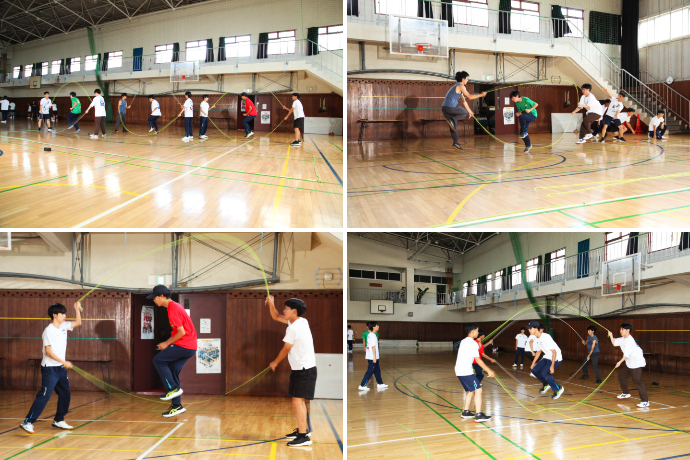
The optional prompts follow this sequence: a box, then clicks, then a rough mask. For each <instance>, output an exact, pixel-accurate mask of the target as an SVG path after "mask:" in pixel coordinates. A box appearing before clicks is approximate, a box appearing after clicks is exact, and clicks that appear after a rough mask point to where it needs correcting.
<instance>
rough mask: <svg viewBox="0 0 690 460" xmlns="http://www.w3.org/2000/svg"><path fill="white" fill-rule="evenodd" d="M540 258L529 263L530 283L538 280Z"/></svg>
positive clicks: (528, 278)
mask: <svg viewBox="0 0 690 460" xmlns="http://www.w3.org/2000/svg"><path fill="white" fill-rule="evenodd" d="M538 262H539V257H535V258H534V259H530V260H528V261H527V264H526V265H527V281H529V282H530V283H531V282H532V281H536V280H537V271H538V270H539V265H538Z"/></svg>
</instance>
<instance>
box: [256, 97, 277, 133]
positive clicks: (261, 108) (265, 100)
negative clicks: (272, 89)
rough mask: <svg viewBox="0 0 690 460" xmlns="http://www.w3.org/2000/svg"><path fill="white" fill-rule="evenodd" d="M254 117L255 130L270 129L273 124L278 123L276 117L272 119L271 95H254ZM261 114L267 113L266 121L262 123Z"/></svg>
mask: <svg viewBox="0 0 690 460" xmlns="http://www.w3.org/2000/svg"><path fill="white" fill-rule="evenodd" d="M256 113H257V115H256V118H255V119H254V129H255V130H256V131H270V130H272V129H273V128H272V126H273V125H278V123H279V121H278V120H277V119H275V120H274V119H272V118H273V117H274V116H275V114H274V113H273V96H272V95H271V94H260V95H257V96H256ZM261 114H264V115H268V123H263V122H262V119H261Z"/></svg>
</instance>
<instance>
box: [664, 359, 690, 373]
mask: <svg viewBox="0 0 690 460" xmlns="http://www.w3.org/2000/svg"><path fill="white" fill-rule="evenodd" d="M671 358H675V360H676V375H678V363H680V360H681V359H683V358H690V355H666V372H668V360H669V359H671Z"/></svg>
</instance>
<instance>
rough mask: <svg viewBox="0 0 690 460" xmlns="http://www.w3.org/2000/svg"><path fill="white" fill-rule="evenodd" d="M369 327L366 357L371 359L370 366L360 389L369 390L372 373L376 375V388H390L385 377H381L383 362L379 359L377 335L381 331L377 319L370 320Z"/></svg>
mask: <svg viewBox="0 0 690 460" xmlns="http://www.w3.org/2000/svg"><path fill="white" fill-rule="evenodd" d="M367 329H369V334H368V335H367V338H366V341H365V345H364V346H365V347H366V359H367V361H369V367H367V371H366V372H365V373H364V377H363V378H362V383H360V384H359V388H358V390H360V391H369V388H367V383H369V379H370V378H371V376H372V375H373V376H374V377H376V383H377V384H378V385H377V386H376V388H378V389H380V390H385V389H386V388H388V385H386V384H385V383H383V379H382V378H381V362H380V361H379V338H378V336H377V335H376V334H378V332H379V323H377V322H376V321H369V322H368V323H367Z"/></svg>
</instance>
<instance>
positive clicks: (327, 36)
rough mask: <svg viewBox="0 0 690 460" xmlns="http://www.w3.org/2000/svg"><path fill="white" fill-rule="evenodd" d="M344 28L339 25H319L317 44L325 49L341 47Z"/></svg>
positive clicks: (339, 48) (338, 48)
mask: <svg viewBox="0 0 690 460" xmlns="http://www.w3.org/2000/svg"><path fill="white" fill-rule="evenodd" d="M343 31H344V28H343V26H342V24H341V25H339V26H328V27H319V46H322V47H324V48H326V49H327V50H341V49H343V36H344V35H345V34H344V32H343Z"/></svg>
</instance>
